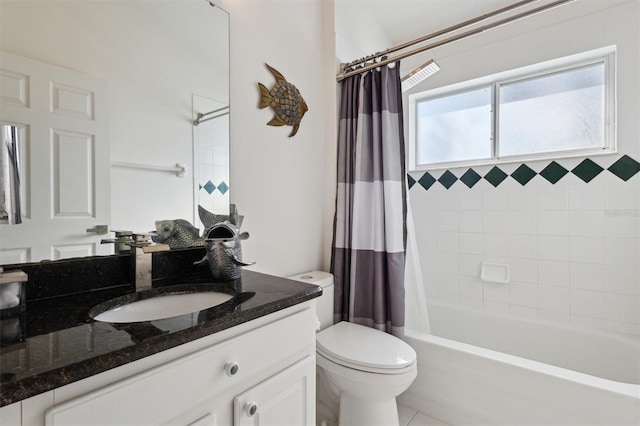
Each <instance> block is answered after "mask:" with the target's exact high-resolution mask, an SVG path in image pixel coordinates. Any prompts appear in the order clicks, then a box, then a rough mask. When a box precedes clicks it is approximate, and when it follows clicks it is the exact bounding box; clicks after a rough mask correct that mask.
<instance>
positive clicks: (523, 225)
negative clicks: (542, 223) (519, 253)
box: [509, 210, 538, 235]
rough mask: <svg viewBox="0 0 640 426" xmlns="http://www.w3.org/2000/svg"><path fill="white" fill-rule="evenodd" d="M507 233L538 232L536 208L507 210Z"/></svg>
mask: <svg viewBox="0 0 640 426" xmlns="http://www.w3.org/2000/svg"><path fill="white" fill-rule="evenodd" d="M509 233H510V234H529V235H534V234H537V233H538V212H537V211H536V210H529V211H527V210H512V211H510V212H509Z"/></svg>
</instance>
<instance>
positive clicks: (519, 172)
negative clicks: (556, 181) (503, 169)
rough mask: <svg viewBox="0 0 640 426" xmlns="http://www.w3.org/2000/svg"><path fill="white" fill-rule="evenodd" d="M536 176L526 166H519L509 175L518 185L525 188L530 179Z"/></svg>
mask: <svg viewBox="0 0 640 426" xmlns="http://www.w3.org/2000/svg"><path fill="white" fill-rule="evenodd" d="M536 175H537V173H536V172H534V171H533V170H532V169H531V167H529V166H527V165H526V164H520V166H519V167H518V168H517V169H516V170H515V171H514V172H513V173H511V177H512V178H514V179H515V180H516V182H518V183H519V184H520V185H522V186H525V185H526V184H527V183H529V181H530V180H531V179H533V178H534V177H535V176H536Z"/></svg>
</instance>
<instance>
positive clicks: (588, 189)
mask: <svg viewBox="0 0 640 426" xmlns="http://www.w3.org/2000/svg"><path fill="white" fill-rule="evenodd" d="M605 158H606V159H605ZM616 158H617V157H616ZM612 160H615V158H612V157H610V156H607V157H603V158H602V159H595V162H597V163H602V164H603V166H607V167H608V165H609V164H608V163H610V162H612ZM579 162H580V159H575V160H565V161H562V162H561V163H562V164H563V165H564V166H565V168H568V169H572V168H573V167H575V166H576V165H577V164H578V163H579ZM568 163H570V164H568ZM604 163H606V164H604ZM545 165H546V164H542V163H529V166H530V167H531V169H533V170H534V171H537V172H539V171H541V170H542V169H543V168H544V166H545ZM518 166H519V164H513V165H510V164H505V165H500V166H499V169H500V170H502V171H503V172H505V173H506V174H507V175H511V174H512V173H513V172H514V171H515V170H516V168H517V167H518ZM603 168H606V167H603ZM490 169H491V167H474V168H473V170H475V171H476V172H477V173H478V174H479V175H480V176H485V175H486V174H487V173H488V172H489V171H490ZM466 170H467V169H452V170H451V171H450V173H452V174H453V175H455V176H461V175H463V174H464V173H465V171H466ZM444 172H445V171H439V172H430V174H432V175H433V177H435V178H436V179H438V178H439V177H440V176H441V175H442V174H444ZM421 175H422V174H421V173H411V176H413V177H415V178H416V179H419V178H420V177H421ZM410 198H411V205H412V210H413V215H414V221H415V223H416V234H417V235H416V237H417V242H418V250H419V253H420V260H421V267H422V274H423V278H424V282H425V289H426V293H427V298H429V299H437V300H441V301H446V302H449V303H454V304H460V305H463V306H467V307H471V308H477V309H485V310H488V311H493V312H500V313H509V314H512V315H517V316H524V317H528V318H539V319H542V320H546V321H552V322H561V323H566V324H568V323H570V324H575V325H578V326H586V327H589V328H592V329H598V330H610V331H615V332H622V333H631V334H637V335H640V269H639V267H640V173H636V174H635V175H634V176H633V177H631V178H630V179H629V180H628V181H624V180H622V179H621V178H619V177H617V176H616V175H614V174H613V173H611V172H609V171H607V170H604V171H602V172H601V173H600V174H599V175H597V176H596V177H595V178H593V179H592V180H591V181H589V182H588V183H586V182H584V181H583V180H581V179H580V178H579V177H577V176H576V175H574V174H573V173H568V174H566V175H565V176H564V177H563V178H561V179H560V180H559V181H557V182H556V183H555V184H552V183H551V182H549V181H548V180H546V179H545V178H543V177H542V176H541V175H536V176H534V177H533V178H532V179H531V180H530V181H528V182H527V183H526V184H524V185H522V184H521V183H519V182H518V181H517V180H516V179H514V178H512V177H511V176H508V177H507V178H506V179H505V180H504V181H502V183H500V184H499V185H498V186H496V187H494V186H493V184H491V183H490V182H489V181H488V180H486V179H484V178H482V179H481V180H479V181H478V182H477V183H476V184H475V185H473V187H472V188H469V187H468V186H467V185H466V184H464V183H463V182H462V181H460V180H457V181H456V182H455V183H454V184H453V185H452V186H451V187H450V188H449V189H446V188H445V186H444V185H442V184H441V183H440V182H437V181H436V182H435V183H434V184H433V185H432V186H431V187H430V188H429V189H428V190H426V189H425V188H424V187H423V186H421V185H420V184H419V183H416V184H414V185H413V186H412V189H411V190H410ZM482 262H489V263H500V264H508V265H509V266H510V271H511V282H510V283H508V284H499V283H492V282H483V281H481V279H480V268H481V263H482Z"/></svg>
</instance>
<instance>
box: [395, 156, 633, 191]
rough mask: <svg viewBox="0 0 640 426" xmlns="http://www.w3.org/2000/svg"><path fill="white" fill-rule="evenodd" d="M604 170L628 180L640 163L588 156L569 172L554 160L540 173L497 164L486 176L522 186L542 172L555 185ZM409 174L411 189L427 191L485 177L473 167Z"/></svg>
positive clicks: (469, 183) (587, 179) (497, 182)
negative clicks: (567, 178)
mask: <svg viewBox="0 0 640 426" xmlns="http://www.w3.org/2000/svg"><path fill="white" fill-rule="evenodd" d="M604 170H607V171H609V172H610V173H612V174H614V175H615V176H617V177H618V178H620V179H622V180H623V181H625V182H626V181H628V180H629V179H631V178H632V177H633V176H635V175H636V174H638V173H640V162H638V161H636V160H635V159H633V158H631V157H630V156H628V155H623V156H622V157H620V158H618V159H617V160H616V161H615V162H613V164H611V165H610V166H609V167H608V168H604V167H602V166H601V165H599V164H598V163H596V162H595V161H593V160H592V159H590V158H585V159H584V160H582V161H581V162H580V164H578V165H577V166H576V167H574V168H573V169H571V171H569V170H567V169H566V168H564V167H562V166H561V165H560V164H558V163H557V162H555V161H551V162H550V163H549V164H547V165H546V166H545V168H543V169H542V170H541V171H540V172H536V171H535V170H533V169H532V168H531V167H529V166H528V165H526V164H524V163H522V164H520V166H518V168H517V169H516V170H515V171H514V172H513V173H511V175H508V174H506V173H505V172H504V171H503V170H502V169H501V168H500V167H498V166H494V167H493V168H492V169H491V170H490V171H489V172H488V173H487V174H486V175H485V176H484V179H485V180H486V181H487V182H489V183H490V184H491V185H493V186H494V187H496V188H497V187H498V185H500V184H501V183H502V182H504V181H505V180H506V179H507V178H508V177H509V176H510V177H511V178H512V179H514V180H515V181H516V182H518V183H519V184H520V185H522V186H525V185H526V184H527V183H529V182H530V181H531V180H532V179H534V178H535V177H536V176H537V175H540V176H541V177H542V178H544V179H545V180H547V181H548V182H549V183H551V184H552V185H555V184H556V183H558V181H560V179H562V178H563V177H565V176H566V175H567V174H568V173H572V174H574V175H576V176H577V177H578V178H579V179H581V180H582V181H583V182H584V183H589V182H591V181H592V180H593V179H594V178H595V177H596V176H598V175H599V174H600V173H602V172H603V171H604ZM407 176H408V179H407V180H408V186H409V189H411V188H412V187H414V186H416V185H415V184H416V183H418V184H420V186H421V187H422V188H423V189H424V190H429V189H430V188H431V187H432V186H433V185H434V184H435V183H436V182H439V183H440V184H441V185H442V186H444V187H445V188H446V189H450V188H451V187H452V186H453V185H454V184H455V183H456V182H457V181H458V180H459V181H460V182H462V183H464V184H465V185H466V186H467V188H469V189H471V188H473V187H474V186H475V185H476V184H477V183H478V182H480V180H482V179H483V177H482V176H480V175H479V174H478V172H476V171H475V170H473V169H471V168H469V169H467V171H466V172H464V173H463V174H462V176H460V178H458V177H457V176H456V175H455V174H454V173H453V172H452V171H451V170H445V171H444V173H442V174H441V175H440V177H439V178H438V179H436V178H434V177H433V176H432V175H431V173H429V172H425V173H424V174H423V175H422V177H420V179H418V180H417V181H416V180H415V179H414V178H413V177H411V176H409V175H407Z"/></svg>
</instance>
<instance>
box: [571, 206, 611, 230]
mask: <svg viewBox="0 0 640 426" xmlns="http://www.w3.org/2000/svg"><path fill="white" fill-rule="evenodd" d="M569 230H570V234H571V235H576V236H581V237H603V236H604V211H603V210H571V211H570V212H569Z"/></svg>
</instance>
